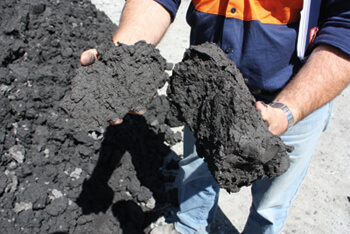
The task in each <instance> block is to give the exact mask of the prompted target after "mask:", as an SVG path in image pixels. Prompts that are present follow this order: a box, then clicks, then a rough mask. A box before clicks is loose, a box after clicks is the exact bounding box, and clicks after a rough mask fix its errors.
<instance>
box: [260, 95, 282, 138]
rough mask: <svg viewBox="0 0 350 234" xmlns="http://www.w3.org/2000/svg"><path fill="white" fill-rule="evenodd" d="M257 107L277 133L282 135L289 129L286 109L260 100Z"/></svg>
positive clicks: (269, 126)
mask: <svg viewBox="0 0 350 234" xmlns="http://www.w3.org/2000/svg"><path fill="white" fill-rule="evenodd" d="M256 108H257V109H258V110H259V111H260V114H261V116H262V118H263V120H264V121H265V122H266V123H267V126H268V128H269V130H270V132H272V133H273V134H275V135H278V136H280V135H282V134H283V133H284V132H285V131H287V129H288V118H287V116H286V114H285V113H284V111H283V110H282V109H280V108H275V107H272V106H269V105H266V104H265V103H263V102H261V101H258V102H257V103H256Z"/></svg>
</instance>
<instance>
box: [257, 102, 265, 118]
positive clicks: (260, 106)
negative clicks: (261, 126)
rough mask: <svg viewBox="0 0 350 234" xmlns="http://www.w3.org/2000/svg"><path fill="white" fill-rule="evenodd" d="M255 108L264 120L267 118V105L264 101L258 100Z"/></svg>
mask: <svg viewBox="0 0 350 234" xmlns="http://www.w3.org/2000/svg"><path fill="white" fill-rule="evenodd" d="M256 108H257V109H258V111H259V112H260V114H261V117H262V118H263V120H265V121H266V120H267V119H268V112H267V105H266V104H265V103H264V102H261V101H258V102H257V103H256Z"/></svg>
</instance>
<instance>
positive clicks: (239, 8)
mask: <svg viewBox="0 0 350 234" xmlns="http://www.w3.org/2000/svg"><path fill="white" fill-rule="evenodd" d="M302 6H303V1H302V0H234V1H230V0H221V1H220V0H192V3H191V5H190V7H189V9H188V12H187V22H188V23H189V25H190V26H191V28H192V30H191V44H201V43H203V42H206V41H209V42H215V43H217V44H218V45H219V46H220V47H221V48H222V49H223V51H225V53H227V55H228V57H229V58H230V59H232V60H233V61H234V62H235V63H236V65H237V67H238V68H239V69H240V70H241V72H242V74H243V76H244V77H245V78H247V79H248V83H247V85H248V87H249V88H250V89H251V90H252V91H256V90H269V91H273V90H278V89H280V88H282V87H283V86H284V85H285V84H286V83H287V82H288V81H289V80H290V78H291V76H292V75H293V74H294V73H295V65H298V66H299V65H300V61H299V59H298V58H297V57H296V53H295V48H296V41H297V33H298V26H299V20H300V11H301V9H302Z"/></svg>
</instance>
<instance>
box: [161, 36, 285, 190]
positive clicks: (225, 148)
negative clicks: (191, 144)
mask: <svg viewBox="0 0 350 234" xmlns="http://www.w3.org/2000/svg"><path fill="white" fill-rule="evenodd" d="M167 92H168V97H169V99H170V102H171V104H172V110H173V111H174V112H176V111H177V113H178V114H177V115H178V117H179V119H181V120H183V121H184V122H186V124H187V125H188V126H189V127H190V129H191V130H192V131H194V134H195V137H196V139H197V141H196V147H197V152H198V154H199V156H201V157H204V158H205V161H206V162H207V163H208V168H209V170H210V171H211V173H212V174H213V175H214V177H215V179H216V180H217V182H218V183H219V185H220V187H222V188H225V189H226V190H227V191H228V192H237V191H239V188H240V187H242V186H248V185H250V184H252V183H253V182H254V181H256V180H258V179H260V178H263V177H265V176H268V177H270V178H273V177H276V176H278V175H281V174H282V173H284V172H285V171H286V170H287V169H288V167H289V158H288V155H287V153H286V151H290V150H291V148H290V147H288V146H286V145H285V144H284V143H283V142H282V140H281V139H280V137H278V136H276V135H273V134H272V133H271V132H269V130H268V128H267V124H266V123H265V122H264V121H263V119H262V118H261V115H260V113H259V112H258V110H257V109H256V107H255V104H256V101H255V99H254V97H253V96H252V95H251V93H250V92H249V90H248V88H247V86H246V85H245V83H244V79H243V76H242V74H241V73H240V71H239V70H238V69H237V68H236V66H235V64H234V63H233V62H232V61H231V60H230V59H229V58H228V57H227V56H226V54H225V53H224V52H223V51H222V50H221V49H220V48H219V47H218V46H217V45H216V44H213V43H205V44H202V45H198V46H192V47H190V48H189V49H188V50H187V51H186V52H185V55H184V58H183V60H182V62H180V63H178V64H176V66H175V68H174V70H173V74H172V76H171V78H170V84H169V87H168V91H167ZM174 109H175V110H174Z"/></svg>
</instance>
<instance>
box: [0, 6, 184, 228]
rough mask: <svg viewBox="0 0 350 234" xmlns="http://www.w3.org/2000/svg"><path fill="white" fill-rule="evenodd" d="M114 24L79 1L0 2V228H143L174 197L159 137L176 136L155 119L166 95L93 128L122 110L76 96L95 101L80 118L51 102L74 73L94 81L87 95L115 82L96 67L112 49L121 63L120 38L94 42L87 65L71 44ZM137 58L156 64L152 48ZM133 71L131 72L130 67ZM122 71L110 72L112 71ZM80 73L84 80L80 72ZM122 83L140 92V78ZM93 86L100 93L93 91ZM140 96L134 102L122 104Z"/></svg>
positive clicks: (164, 108)
mask: <svg viewBox="0 0 350 234" xmlns="http://www.w3.org/2000/svg"><path fill="white" fill-rule="evenodd" d="M116 27H117V26H116V25H114V24H113V23H112V22H111V21H110V19H109V18H108V17H107V16H106V15H105V14H104V13H102V12H100V11H98V10H97V9H96V8H95V7H94V6H93V5H92V4H91V3H90V2H89V1H85V0H72V1H68V0H39V1H28V0H2V1H0V49H1V52H0V92H1V93H0V107H1V111H0V230H1V231H0V232H1V233H45V234H47V233H102V234H104V233H144V232H147V230H148V229H149V224H150V223H151V222H153V221H154V220H156V219H157V218H158V217H159V216H160V215H167V217H169V216H170V214H168V213H166V212H168V211H169V209H168V208H169V207H173V206H176V191H175V190H176V189H175V188H174V189H173V188H172V187H170V186H171V185H173V182H174V178H175V175H176V171H177V160H178V159H177V158H176V157H170V158H169V156H168V155H169V152H170V149H169V145H172V144H175V143H176V142H178V141H179V140H180V139H181V138H180V136H181V135H180V136H179V134H177V135H176V134H174V133H172V131H171V130H170V128H169V126H168V125H166V124H164V123H165V122H167V121H168V120H167V119H168V117H167V116H168V110H169V103H168V101H167V99H166V97H164V96H159V97H157V98H156V99H154V100H153V101H152V102H151V103H150V104H149V105H148V111H147V113H146V115H145V116H132V115H126V116H125V117H124V121H123V123H122V124H121V125H118V126H109V127H107V128H103V130H99V131H93V129H94V128H95V127H96V126H97V125H99V126H100V125H102V123H100V122H99V121H100V120H101V121H106V120H107V118H112V117H113V118H118V117H121V116H124V114H125V113H124V112H125V111H124V112H123V113H117V114H118V116H114V115H113V116H112V115H110V112H102V111H101V110H100V109H99V108H102V107H103V108H106V105H105V104H103V103H102V104H101V102H98V103H94V102H93V101H92V100H91V99H86V100H89V101H91V103H87V104H86V105H87V106H86V108H95V110H94V111H95V112H93V114H94V115H93V116H92V117H93V118H96V120H94V121H95V122H93V121H91V122H88V123H87V122H86V121H81V119H80V118H75V117H74V115H70V112H69V111H66V110H63V109H62V108H61V105H62V102H63V100H64V97H66V96H69V95H72V93H74V92H72V91H74V89H75V88H76V87H77V86H75V85H76V84H75V82H76V81H74V79H75V77H78V78H77V79H82V77H81V76H82V74H86V79H89V82H92V85H93V86H94V87H93V89H88V90H90V91H91V93H93V95H95V97H96V98H97V96H98V95H100V96H99V97H100V98H104V97H105V96H103V95H108V94H110V92H111V90H110V88H116V89H118V88H117V87H115V86H116V83H115V82H114V80H113V81H111V82H110V83H108V82H109V81H110V80H111V79H112V78H111V77H107V78H106V73H100V72H101V69H102V68H100V66H101V67H102V65H103V69H105V68H106V69H109V70H108V71H114V69H115V70H117V69H118V68H117V67H114V68H113V67H109V63H114V61H111V60H109V59H107V58H108V53H111V54H114V53H119V52H117V51H119V49H120V50H123V51H127V53H125V54H124V52H123V51H122V52H120V53H121V54H123V55H125V56H126V57H128V58H127V59H129V60H127V61H125V62H126V63H131V60H130V58H129V57H130V56H131V54H132V53H131V52H130V48H125V46H122V45H121V46H120V47H118V48H114V49H115V50H114V49H113V50H112V49H111V51H110V52H109V51H106V52H103V48H102V53H101V56H100V60H99V61H97V62H96V64H95V65H93V66H92V67H89V68H88V67H86V68H85V67H84V68H81V65H80V55H81V53H82V52H83V51H84V50H87V49H90V48H96V46H97V45H108V43H109V42H110V41H112V33H113V32H114V31H115V29H116ZM137 46H140V47H142V46H145V47H144V48H145V52H146V53H147V54H148V52H149V51H151V52H152V53H153V51H154V50H153V48H149V47H148V46H147V45H145V44H142V43H140V44H138V45H137ZM97 48H98V47H97ZM142 50H143V49H142ZM139 53H142V52H137V49H135V53H134V55H137V54H139ZM123 58H125V57H123ZM137 58H138V59H140V60H144V61H146V62H145V63H146V64H148V61H149V60H152V61H157V63H158V62H159V64H158V65H157V68H154V67H152V68H150V69H153V68H154V69H157V70H162V69H163V66H164V62H163V60H162V59H160V57H159V56H158V55H155V56H154V57H151V58H149V57H147V56H146V55H145V56H138V57H137ZM115 59H116V58H115ZM119 62H120V61H119ZM119 62H118V61H115V63H119ZM104 63H106V64H104ZM145 63H141V64H145ZM152 64H153V63H152ZM141 66H142V65H140V68H139V69H141V70H142V69H143V68H141ZM152 66H153V65H152ZM120 68H121V69H124V68H125V67H123V66H122V67H120ZM95 69H96V70H97V71H98V72H95V71H94V70H95ZM89 72H91V73H89ZM135 72H140V73H141V71H140V70H137V68H135ZM142 72H150V71H148V70H146V71H142ZM122 73H123V72H122V71H120V72H119V71H118V72H116V73H112V74H118V79H122V78H121V77H122ZM142 74H143V73H142ZM142 74H139V75H140V79H141V78H142V77H141V76H142ZM95 75H98V76H99V77H95ZM114 78H115V79H117V77H114ZM123 79H124V78H123ZM156 79H159V77H157V78H156ZM160 79H161V80H164V79H165V76H163V75H162V76H161V78H160ZM107 80H108V82H107ZM134 81H135V80H133V81H132V82H134ZM80 82H81V84H82V86H81V87H82V88H86V86H84V85H86V84H87V82H86V80H80ZM94 82H95V83H94ZM98 82H100V83H98ZM103 82H106V83H103ZM156 83H157V82H156ZM158 84H159V83H157V85H158ZM130 87H134V88H135V89H136V90H129V91H130V93H135V94H138V95H139V94H140V90H138V89H139V88H140V87H136V86H133V85H130ZM98 88H100V89H101V92H104V93H100V94H99V93H98V92H97V89H98ZM132 89H133V88H132ZM118 90H119V89H118ZM142 90H143V89H142ZM86 91H87V90H84V92H85V93H84V94H83V95H81V94H82V93H77V94H76V95H81V96H79V98H81V101H83V100H85V98H87V96H89V95H90V94H88V93H87V92H86ZM116 92H119V91H116ZM120 92H123V91H120ZM125 92H127V91H125ZM141 92H143V91H141ZM152 92H153V91H152ZM152 92H151V93H152ZM84 95H85V96H86V97H85V96H84ZM113 95H115V94H113ZM113 95H112V96H111V97H110V99H107V100H108V101H109V102H111V103H110V105H111V109H108V108H106V109H108V111H110V110H112V109H113V108H115V106H114V105H115V104H116V103H118V101H117V100H115V99H114V96H113ZM118 95H119V94H118ZM152 96H153V93H152V95H151V96H150V97H148V98H146V99H147V100H148V102H149V101H150V100H151V99H152ZM76 97H77V96H76ZM99 101H100V100H99ZM74 104H75V106H74V108H75V109H74V111H77V110H78V114H80V115H79V117H80V116H81V117H84V116H86V115H87V112H86V111H87V110H84V109H82V108H81V106H79V105H80V103H79V102H77V103H74ZM95 104H96V105H95ZM99 105H100V106H101V107H99ZM116 105H119V104H116ZM143 105H144V103H139V102H136V104H135V103H134V104H133V105H131V107H132V108H134V107H138V106H143ZM122 106H123V108H125V109H128V108H129V107H125V106H124V105H122ZM112 107H113V108H112ZM79 108H81V109H79ZM115 110H117V109H115ZM97 111H101V115H98V114H96V112H97ZM67 112H68V113H69V114H67ZM100 117H101V118H100ZM87 129H89V130H87ZM164 141H167V142H168V144H167V145H165V144H164ZM168 185H169V186H168Z"/></svg>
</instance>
